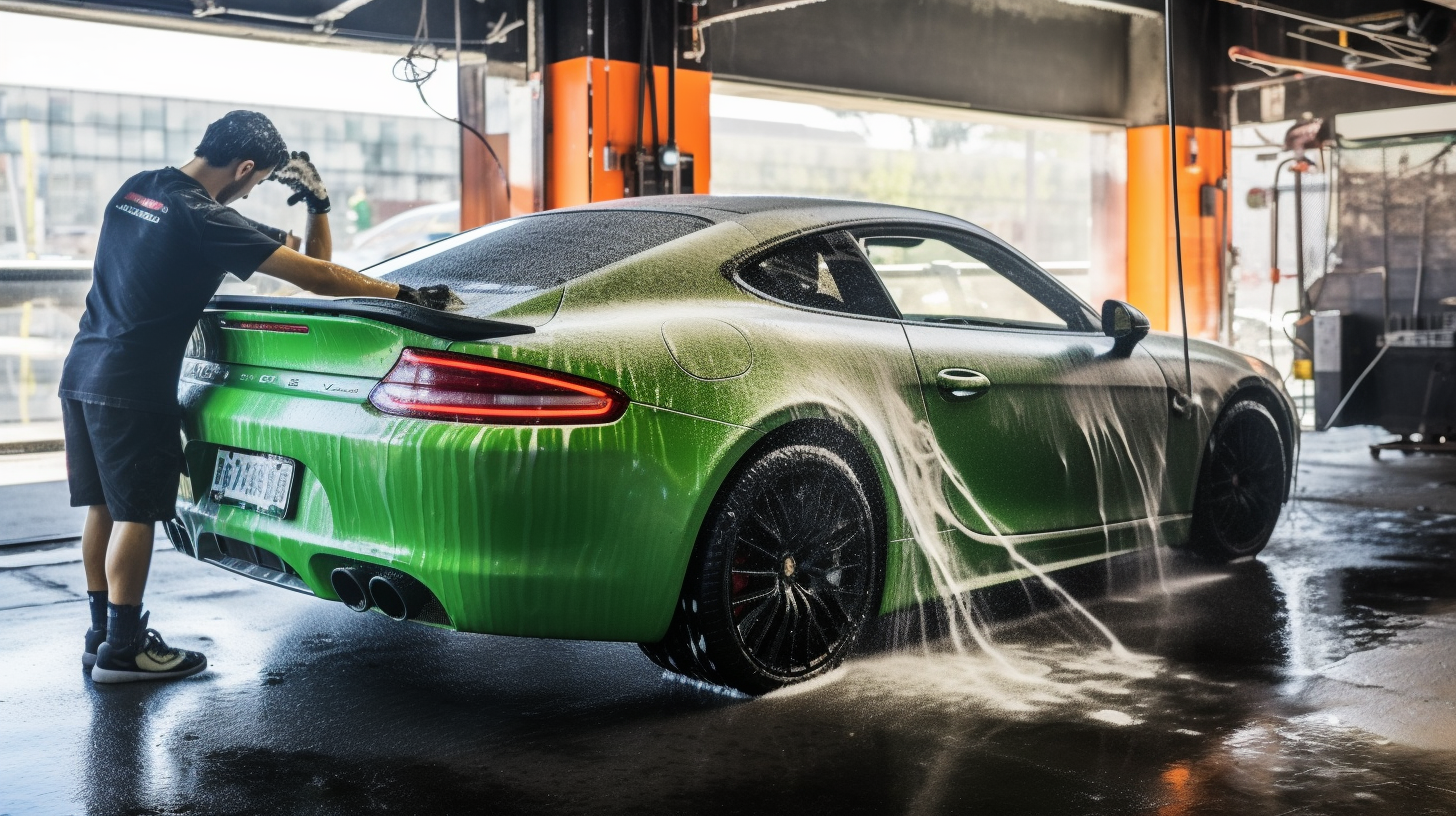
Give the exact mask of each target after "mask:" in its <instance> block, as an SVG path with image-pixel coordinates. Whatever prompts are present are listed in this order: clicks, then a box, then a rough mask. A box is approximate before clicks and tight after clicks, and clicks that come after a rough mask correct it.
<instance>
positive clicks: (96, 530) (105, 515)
mask: <svg viewBox="0 0 1456 816" xmlns="http://www.w3.org/2000/svg"><path fill="white" fill-rule="evenodd" d="M109 541H111V512H110V511H108V510H107V509H106V505H104V504H93V505H91V507H90V508H88V509H87V511H86V526H85V527H83V528H82V530H81V563H82V564H84V565H85V567H86V590H87V591H88V592H106V590H107V586H106V545H107V542H109Z"/></svg>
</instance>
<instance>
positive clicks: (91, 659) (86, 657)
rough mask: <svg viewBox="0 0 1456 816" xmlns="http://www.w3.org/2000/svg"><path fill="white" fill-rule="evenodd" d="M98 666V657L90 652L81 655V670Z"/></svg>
mask: <svg viewBox="0 0 1456 816" xmlns="http://www.w3.org/2000/svg"><path fill="white" fill-rule="evenodd" d="M95 665H96V655H94V654H92V653H90V652H82V653H81V668H83V669H89V668H91V667H92V666H95Z"/></svg>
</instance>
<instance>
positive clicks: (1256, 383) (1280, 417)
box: [1198, 377, 1299, 501]
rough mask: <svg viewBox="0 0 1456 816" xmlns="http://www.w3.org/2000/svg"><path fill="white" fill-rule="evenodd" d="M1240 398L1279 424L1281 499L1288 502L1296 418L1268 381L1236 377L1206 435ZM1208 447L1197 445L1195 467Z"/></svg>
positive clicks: (1296, 441) (1296, 437) (1296, 446)
mask: <svg viewBox="0 0 1456 816" xmlns="http://www.w3.org/2000/svg"><path fill="white" fill-rule="evenodd" d="M1244 400H1251V401H1253V402H1257V403H1259V404H1260V405H1262V406H1264V407H1265V408H1266V409H1268V411H1269V414H1270V415H1271V416H1273V417H1274V421H1275V422H1276V423H1277V424H1278V425H1279V436H1280V438H1281V440H1282V441H1283V443H1284V469H1285V470H1284V472H1285V474H1286V478H1285V480H1284V495H1283V496H1282V497H1281V499H1282V501H1289V492H1290V488H1291V486H1292V485H1293V484H1294V462H1295V456H1296V453H1297V452H1298V450H1299V420H1298V419H1297V418H1296V417H1295V416H1294V414H1293V410H1294V409H1293V407H1292V406H1291V405H1290V404H1289V401H1288V400H1287V399H1286V398H1284V396H1283V395H1281V394H1280V393H1278V392H1277V391H1275V390H1274V388H1273V387H1271V386H1270V385H1269V383H1268V382H1267V381H1265V380H1263V379H1261V378H1258V377H1246V378H1244V379H1242V380H1240V381H1239V382H1238V383H1237V384H1236V385H1235V386H1234V387H1233V389H1232V390H1231V391H1230V392H1229V393H1228V395H1227V396H1225V397H1224V400H1223V403H1222V404H1221V405H1219V407H1218V414H1217V415H1216V416H1215V417H1214V420H1213V422H1212V423H1211V424H1210V425H1209V430H1208V432H1209V434H1210V435H1212V433H1213V429H1214V428H1216V427H1218V420H1219V419H1220V418H1222V417H1223V415H1224V412H1226V411H1227V410H1228V409H1229V406H1231V405H1234V404H1236V403H1239V402H1242V401H1244ZM1207 448H1208V440H1207V439H1205V440H1204V444H1203V445H1202V446H1201V447H1200V448H1199V453H1198V466H1199V467H1200V468H1202V467H1203V454H1204V452H1205V451H1206V450H1207Z"/></svg>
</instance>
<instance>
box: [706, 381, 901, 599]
mask: <svg viewBox="0 0 1456 816" xmlns="http://www.w3.org/2000/svg"><path fill="white" fill-rule="evenodd" d="M760 430H761V431H762V432H763V433H762V436H760V437H758V439H756V440H754V441H753V443H752V444H751V445H749V446H748V447H747V449H745V450H744V451H743V452H742V453H741V454H739V455H738V456H737V458H736V459H734V460H733V461H732V464H731V466H729V467H728V468H726V470H725V471H724V472H723V474H722V476H721V478H718V479H715V487H714V489H713V492H712V496H711V498H710V499H709V501H707V502H706V503H705V505H704V507H703V509H702V511H701V512H700V513H698V514H697V518H698V529H697V531H696V532H695V534H694V537H693V552H692V556H691V557H690V558H689V560H688V565H687V569H686V570H684V573H683V578H682V580H683V581H684V582H686V581H688V580H690V579H691V577H692V576H693V575H694V573H695V570H696V568H697V565H698V559H699V558H700V557H701V554H702V551H703V542H704V541H705V537H706V536H707V534H708V524H709V522H711V521H712V519H713V517H714V511H715V510H716V508H717V507H718V506H719V503H720V502H722V501H723V497H724V495H725V493H726V491H727V489H728V488H729V487H730V486H731V485H732V484H733V483H734V480H735V479H736V478H737V476H738V474H740V473H742V472H743V470H744V469H745V468H747V467H748V466H749V465H751V464H752V463H753V462H754V461H756V460H757V459H758V458H759V457H760V456H762V455H764V454H765V453H767V452H768V451H771V450H776V449H778V448H781V447H785V446H788V445H800V444H807V445H818V446H821V447H824V448H827V449H829V450H831V451H834V452H835V453H837V454H839V455H840V456H842V457H844V460H845V462H846V463H847V464H848V465H849V466H850V469H851V470H852V471H853V472H854V475H855V477H856V478H857V479H859V480H860V484H861V485H863V487H864V491H865V497H866V498H867V499H868V500H869V503H870V512H871V513H872V514H873V516H874V521H875V537H876V541H877V542H878V544H879V557H880V565H879V566H880V570H879V573H880V585H879V587H878V589H877V592H878V595H879V600H880V603H881V604H882V603H883V600H884V593H885V566H886V565H885V559H886V557H887V554H888V550H889V540H890V535H889V531H890V530H891V529H892V522H896V521H897V520H898V504H897V503H896V502H895V499H894V495H893V492H892V490H893V488H892V487H891V486H890V482H889V479H888V471H887V470H886V468H885V463H884V460H883V458H882V457H881V456H880V455H879V452H878V450H877V449H876V448H875V446H874V445H873V444H872V443H870V442H868V440H869V436H868V434H866V433H864V432H863V430H862V429H861V428H859V427H858V426H857V424H855V423H853V421H852V420H850V419H849V418H847V417H843V416H836V415H834V414H832V413H831V412H829V411H827V410H815V409H813V408H812V407H809V408H804V407H801V408H799V409H796V410H795V411H793V412H791V413H788V414H785V415H781V416H780V417H779V418H778V420H777V421H776V422H772V423H768V424H767V428H766V429H765V428H760ZM892 513H895V515H894V516H893V517H892ZM684 585H685V584H684Z"/></svg>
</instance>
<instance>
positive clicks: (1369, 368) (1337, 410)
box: [1320, 346, 1390, 431]
mask: <svg viewBox="0 0 1456 816" xmlns="http://www.w3.org/2000/svg"><path fill="white" fill-rule="evenodd" d="M1387 351H1390V346H1381V347H1380V352H1379V353H1378V354H1376V355H1375V359H1374V360H1371V361H1370V365H1368V366H1365V370H1364V371H1362V372H1360V376H1358V377H1356V378H1355V384H1354V385H1352V386H1350V390H1349V391H1346V392H1345V396H1344V398H1343V399H1341V400H1340V404H1339V405H1336V406H1335V412H1334V413H1332V414H1330V418H1329V419H1328V420H1326V421H1325V426H1324V427H1323V428H1321V429H1320V430H1322V431H1328V430H1329V429H1330V428H1332V427H1334V424H1335V420H1336V419H1339V418H1340V412H1341V411H1343V410H1345V403H1347V402H1349V401H1350V397H1353V396H1355V389H1357V388H1359V387H1360V383H1362V382H1365V378H1366V377H1367V376H1368V375H1369V374H1370V372H1371V371H1373V370H1375V364H1376V363H1378V362H1380V358H1381V357H1384V356H1385V352H1387Z"/></svg>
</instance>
